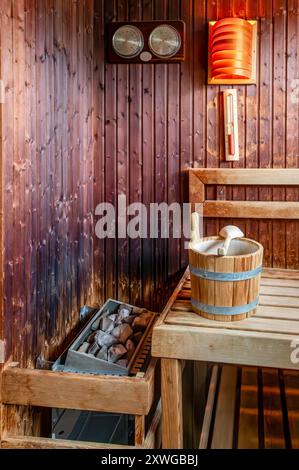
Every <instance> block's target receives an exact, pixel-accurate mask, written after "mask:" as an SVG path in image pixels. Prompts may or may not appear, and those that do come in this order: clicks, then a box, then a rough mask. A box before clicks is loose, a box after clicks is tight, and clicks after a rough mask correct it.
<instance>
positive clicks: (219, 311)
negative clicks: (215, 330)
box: [191, 297, 259, 315]
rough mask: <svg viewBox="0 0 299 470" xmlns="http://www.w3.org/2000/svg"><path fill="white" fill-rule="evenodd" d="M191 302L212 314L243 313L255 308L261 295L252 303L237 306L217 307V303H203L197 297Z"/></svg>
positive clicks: (199, 308)
mask: <svg viewBox="0 0 299 470" xmlns="http://www.w3.org/2000/svg"><path fill="white" fill-rule="evenodd" d="M191 303H192V305H193V307H195V308H197V309H198V310H201V311H202V312H205V313H209V314H211V315H242V314H243V313H248V312H250V311H251V310H254V309H255V308H256V307H257V306H258V303H259V297H257V298H256V299H255V300H254V301H253V302H251V303H250V304H245V305H239V306H237V307H218V306H217V307H216V306H215V305H207V304H202V303H201V302H198V301H197V300H195V299H191Z"/></svg>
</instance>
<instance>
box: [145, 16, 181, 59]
mask: <svg viewBox="0 0 299 470" xmlns="http://www.w3.org/2000/svg"><path fill="white" fill-rule="evenodd" d="M181 43H182V41H181V35H180V33H179V32H178V31H177V30H176V29H175V28H174V27H173V26H170V25H167V24H162V25H160V26H157V28H155V29H154V30H153V31H152V33H151V35H150V38H149V47H150V50H151V51H152V52H153V54H155V55H156V56H157V57H160V58H168V57H173V56H174V55H175V54H177V53H178V51H179V50H180V48H181Z"/></svg>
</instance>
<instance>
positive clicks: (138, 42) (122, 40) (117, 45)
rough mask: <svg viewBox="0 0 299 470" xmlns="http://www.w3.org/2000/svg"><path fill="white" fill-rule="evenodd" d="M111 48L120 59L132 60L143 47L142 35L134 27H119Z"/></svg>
mask: <svg viewBox="0 0 299 470" xmlns="http://www.w3.org/2000/svg"><path fill="white" fill-rule="evenodd" d="M112 46H113V49H114V51H115V52H116V54H118V55H119V56H120V57H122V58H124V59H133V58H134V57H137V56H138V55H139V54H140V53H141V51H142V49H143V47H144V39H143V34H142V32H141V31H140V29H138V28H136V27H135V26H132V25H127V26H121V27H120V28H118V29H117V30H116V31H115V33H114V36H113V38H112Z"/></svg>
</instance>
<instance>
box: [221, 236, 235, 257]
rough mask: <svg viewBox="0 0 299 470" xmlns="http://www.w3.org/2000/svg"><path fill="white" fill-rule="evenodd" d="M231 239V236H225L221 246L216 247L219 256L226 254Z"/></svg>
mask: <svg viewBox="0 0 299 470" xmlns="http://www.w3.org/2000/svg"><path fill="white" fill-rule="evenodd" d="M231 241H232V239H231V237H226V239H225V242H224V244H223V247H222V248H219V249H218V255H219V256H226V254H227V252H228V249H229V245H230V242H231Z"/></svg>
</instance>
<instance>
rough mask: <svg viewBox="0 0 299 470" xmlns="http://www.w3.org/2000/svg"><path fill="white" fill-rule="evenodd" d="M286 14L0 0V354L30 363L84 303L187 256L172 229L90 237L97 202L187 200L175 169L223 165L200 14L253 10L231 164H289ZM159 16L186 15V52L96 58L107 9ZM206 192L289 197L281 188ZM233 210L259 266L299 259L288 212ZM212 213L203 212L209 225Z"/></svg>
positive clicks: (203, 6) (214, 226)
mask: <svg viewBox="0 0 299 470" xmlns="http://www.w3.org/2000/svg"><path fill="white" fill-rule="evenodd" d="M298 12H299V1H298V0H273V1H271V0H267V1H266V0H260V1H253V0H252V1H250V0H203V1H198V0H181V1H179V0H130V1H129V0H107V1H104V0H1V2H0V13H1V25H0V40H1V74H2V79H3V80H4V82H5V87H6V103H5V105H3V118H2V121H1V126H2V129H1V133H2V187H3V189H2V197H3V209H4V217H3V238H4V247H5V248H4V252H3V266H4V274H5V278H4V314H3V315H4V321H3V325H4V332H3V334H2V336H3V337H4V338H5V341H6V358H7V359H9V358H11V359H13V360H19V361H21V363H22V365H24V366H26V365H28V366H30V365H33V362H34V360H35V358H36V356H37V355H38V354H40V352H43V354H44V355H45V356H46V357H49V356H53V354H55V353H56V349H57V346H58V345H59V344H60V343H61V341H62V339H63V338H64V337H65V336H66V334H67V333H68V332H69V331H70V330H71V329H72V328H73V326H74V325H75V324H76V323H77V321H78V309H79V306H81V305H83V304H85V303H90V302H94V301H99V302H102V301H103V300H105V298H106V297H108V296H110V297H116V298H120V299H123V300H124V301H131V302H132V303H137V304H144V305H146V306H148V307H151V308H157V309H161V307H162V306H163V303H165V301H166V298H167V296H168V294H169V288H170V286H171V280H172V278H173V277H174V276H175V275H176V274H177V273H178V272H179V270H180V269H182V268H183V267H184V266H186V264H187V252H186V251H185V250H184V244H183V241H181V240H169V241H166V240H163V239H162V240H148V239H144V240H139V239H137V240H129V239H128V238H127V239H119V240H118V241H116V240H104V241H103V240H99V239H97V238H96V237H95V233H94V228H95V223H96V221H97V217H96V216H95V207H96V206H97V204H99V203H100V202H103V201H106V202H110V203H112V204H114V205H117V196H118V195H120V194H121V195H125V196H126V199H127V202H144V203H145V204H149V203H150V202H164V201H165V202H169V203H172V202H182V201H186V200H187V178H186V169H187V168H188V167H189V166H195V167H229V166H231V164H228V163H226V162H225V161H224V154H223V130H222V127H221V126H222V120H221V119H220V117H219V113H220V101H219V92H220V91H221V90H223V89H225V87H212V86H207V85H206V70H207V67H206V52H207V36H206V33H207V21H208V20H211V19H217V18H222V17H225V16H230V15H233V16H240V17H244V18H254V19H255V18H257V19H258V20H259V41H258V84H257V86H248V87H245V86H239V87H238V92H239V128H240V147H241V159H240V161H239V162H237V163H234V167H263V168H268V167H277V168H280V167H281V168H283V167H298V166H299V162H298V155H299V138H298V114H299V106H298V103H296V102H295V101H294V100H293V99H292V93H293V92H294V88H295V86H296V85H298V79H299V62H298V57H299V54H298V52H299V50H298V49H299V40H298V29H299V24H298V23H299V16H298V14H299V13H298ZM166 18H169V19H177V18H181V19H183V20H184V21H185V22H186V27H187V43H186V51H187V57H186V61H185V62H184V63H182V64H181V65H175V64H172V65H156V66H154V65H144V66H141V65H130V66H129V65H109V64H106V63H105V49H104V25H105V21H111V20H139V19H144V20H150V19H166ZM296 80H297V82H296ZM208 192H209V197H211V198H219V199H224V198H226V197H233V198H235V199H243V198H244V199H247V200H253V199H260V200H263V199H266V200H271V199H274V200H280V199H287V200H290V201H291V200H298V196H299V194H298V190H297V189H288V188H287V189H278V190H275V191H274V190H272V189H271V188H264V189H250V188H226V189H224V188H223V187H217V188H209V189H208ZM226 222H227V221H225V223H226ZM238 222H239V223H240V225H241V227H242V228H243V229H244V230H245V231H246V234H247V235H248V236H252V237H255V238H258V239H259V240H260V241H261V242H262V243H263V244H264V246H265V261H266V264H267V265H273V266H277V267H289V268H296V267H297V268H298V267H299V235H298V234H299V225H298V222H296V221H294V222H285V221H279V222H271V221H261V222H258V221H250V222H248V221H247V222H246V221H238ZM223 223H224V221H216V220H215V221H214V220H211V221H209V222H208V223H207V225H206V230H207V234H215V233H216V232H217V231H218V229H219V227H220V226H221V225H222V224H223ZM0 331H1V330H0Z"/></svg>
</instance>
